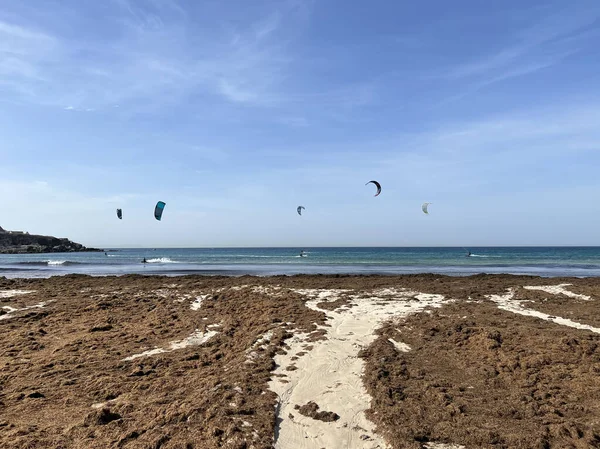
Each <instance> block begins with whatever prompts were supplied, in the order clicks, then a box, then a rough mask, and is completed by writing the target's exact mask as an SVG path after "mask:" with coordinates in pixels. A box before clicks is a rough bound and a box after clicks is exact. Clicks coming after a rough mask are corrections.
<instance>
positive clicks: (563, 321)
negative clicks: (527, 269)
mask: <svg viewBox="0 0 600 449" xmlns="http://www.w3.org/2000/svg"><path fill="white" fill-rule="evenodd" d="M525 288H529V289H532V290H533V288H530V287H525ZM536 289H538V290H541V288H537V287H536ZM544 291H547V290H544ZM559 293H563V294H564V291H559ZM568 293H571V292H568ZM573 294H575V293H573ZM514 295H515V291H514V289H509V291H508V292H507V293H506V294H504V295H490V296H489V298H490V300H491V301H493V302H495V303H496V304H497V305H498V308H500V309H502V310H506V311H508V312H512V313H516V314H519V315H525V316H533V317H536V318H541V319H542V320H546V321H550V322H553V323H556V324H560V325H562V326H568V327H573V328H575V329H582V330H588V331H591V332H595V333H596V334H600V328H598V327H593V326H590V325H587V324H581V323H577V322H575V321H572V320H569V319H567V318H562V317H558V316H554V315H549V314H547V313H543V312H538V311H537V310H532V309H527V308H525V307H524V306H523V303H525V302H526V301H517V300H514V299H513V297H514Z"/></svg>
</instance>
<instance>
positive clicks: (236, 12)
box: [0, 0, 600, 248]
mask: <svg viewBox="0 0 600 449" xmlns="http://www.w3.org/2000/svg"><path fill="white" fill-rule="evenodd" d="M599 73H600V2H598V1H597V0H573V1H570V2H566V1H564V0H557V1H549V0H544V1H541V0H539V1H538V0H505V1H502V2H481V1H480V0H456V1H452V2H448V1H447V0H423V1H421V2H413V1H397V0H371V1H369V2H348V1H345V0H253V1H247V0H227V1H222V0H106V1H102V2H99V1H95V0H60V1H59V0H55V1H53V0H31V1H27V2H15V1H12V0H0V195H1V197H2V208H1V210H0V226H2V227H3V228H5V229H12V230H25V231H29V232H31V233H39V234H47V235H55V236H59V237H68V238H70V239H71V240H74V241H77V242H80V243H83V244H85V245H87V246H95V247H103V248H108V247H220V246H302V247H309V246H481V245H600V232H599V231H598V229H600V227H599V225H600V202H599V201H598V200H599V198H600V176H598V168H599V167H600V126H599V124H600V76H599ZM370 180H378V181H379V182H380V183H381V184H382V186H383V191H382V194H381V195H380V196H378V197H373V194H374V193H375V192H374V190H375V188H374V186H373V185H372V184H370V185H368V186H366V185H365V183H366V182H367V181H370ZM158 200H162V201H164V202H166V203H167V206H166V208H165V213H164V216H163V219H162V221H160V222H159V221H156V220H155V219H154V217H153V211H154V205H155V204H156V202H157V201H158ZM425 201H427V202H432V203H433V204H432V205H431V206H430V208H429V209H430V214H429V215H425V214H423V213H422V212H421V204H422V203H423V202H425ZM299 205H303V206H305V208H306V210H305V211H304V213H303V215H302V216H298V214H297V213H296V208H297V206H299ZM116 208H122V209H123V220H118V219H117V218H116V213H115V210H116Z"/></svg>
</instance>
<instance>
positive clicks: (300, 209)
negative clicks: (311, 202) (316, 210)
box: [296, 206, 306, 215]
mask: <svg viewBox="0 0 600 449" xmlns="http://www.w3.org/2000/svg"><path fill="white" fill-rule="evenodd" d="M305 209H306V208H305V207H304V206H298V209H296V211H297V212H298V215H302V211H303V210H305Z"/></svg>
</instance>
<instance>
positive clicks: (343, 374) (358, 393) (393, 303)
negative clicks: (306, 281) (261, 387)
mask: <svg viewBox="0 0 600 449" xmlns="http://www.w3.org/2000/svg"><path fill="white" fill-rule="evenodd" d="M301 293H302V294H304V295H307V296H309V297H312V298H316V299H312V300H310V301H308V302H307V303H306V305H307V306H308V307H309V308H311V309H313V310H319V311H323V312H324V313H326V315H327V324H328V325H329V326H330V327H322V329H323V330H325V331H326V332H327V334H326V335H325V339H324V340H321V341H317V342H308V341H307V336H306V335H302V334H297V335H295V336H294V337H293V338H291V339H290V340H288V341H287V342H286V343H287V344H288V345H289V346H290V348H291V349H290V350H289V351H288V352H287V354H285V355H277V356H276V357H275V362H276V364H277V365H278V367H277V369H276V370H275V372H274V375H275V376H274V377H273V380H272V381H271V382H270V388H271V390H272V391H274V392H276V393H277V394H278V395H279V397H280V404H279V406H278V419H279V428H278V431H277V432H276V436H275V437H276V441H275V447H276V448H280V449H286V448H290V449H291V448H294V449H309V448H315V449H320V448H323V447H327V448H328V449H337V448H339V449H341V448H364V449H374V448H386V447H388V446H387V444H386V443H385V441H384V440H383V438H381V437H380V436H378V435H377V434H375V432H374V425H373V424H372V423H371V422H370V421H368V420H367V418H366V417H365V413H364V412H365V410H366V409H367V408H368V407H369V406H370V396H369V395H368V394H367V392H366V389H365V387H364V385H363V381H362V373H363V367H364V362H363V360H362V359H360V358H358V352H359V351H360V350H361V349H362V348H365V347H367V346H368V345H369V344H370V343H371V342H373V340H374V339H375V334H374V332H375V330H376V329H377V328H378V327H379V326H380V324H381V323H382V322H383V321H386V320H389V319H391V318H393V317H402V316H406V315H408V314H410V313H415V312H418V311H420V310H423V309H424V308H425V307H439V306H441V305H442V304H443V303H444V302H445V301H444V297H443V296H442V295H431V294H421V293H415V292H410V291H403V290H389V289H388V290H386V291H380V292H373V295H369V296H359V295H354V296H351V297H350V298H351V299H350V303H349V307H340V308H338V309H337V310H334V311H330V310H322V309H320V308H319V307H318V306H317V304H318V303H320V302H322V301H323V300H325V299H327V300H329V301H332V300H336V299H338V298H339V294H340V293H341V292H340V291H333V290H302V291H301ZM399 343H400V342H399ZM308 345H311V346H312V347H313V348H312V350H310V351H308V352H306V353H305V354H304V355H303V353H302V352H303V351H305V350H306V347H307V346H308ZM401 347H402V348H403V349H406V347H405V346H401ZM298 353H300V354H298ZM294 356H296V357H298V359H297V360H295V361H294V360H292V358H293V357H294ZM291 365H295V367H296V369H295V370H292V371H288V370H287V368H288V367H289V366H291ZM281 375H283V376H285V377H277V376H281ZM310 401H313V402H315V403H317V404H318V405H319V407H320V409H319V410H320V411H329V412H334V413H337V414H338V415H339V417H340V418H339V419H338V420H336V421H333V422H322V421H319V420H315V419H313V418H309V417H306V416H303V415H301V414H300V413H298V411H297V410H296V409H295V406H296V405H299V406H301V405H305V404H306V403H308V402H310Z"/></svg>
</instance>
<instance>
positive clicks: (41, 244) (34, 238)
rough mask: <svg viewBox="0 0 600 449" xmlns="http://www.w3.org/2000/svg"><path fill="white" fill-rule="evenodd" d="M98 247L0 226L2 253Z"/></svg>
mask: <svg viewBox="0 0 600 449" xmlns="http://www.w3.org/2000/svg"><path fill="white" fill-rule="evenodd" d="M99 251H103V250H101V249H98V248H86V247H85V246H83V245H82V244H80V243H75V242H72V241H71V240H69V239H66V238H58V237H52V236H49V235H33V234H29V233H28V232H23V231H5V230H4V229H2V228H1V227H0V254H39V253H73V252H99Z"/></svg>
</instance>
